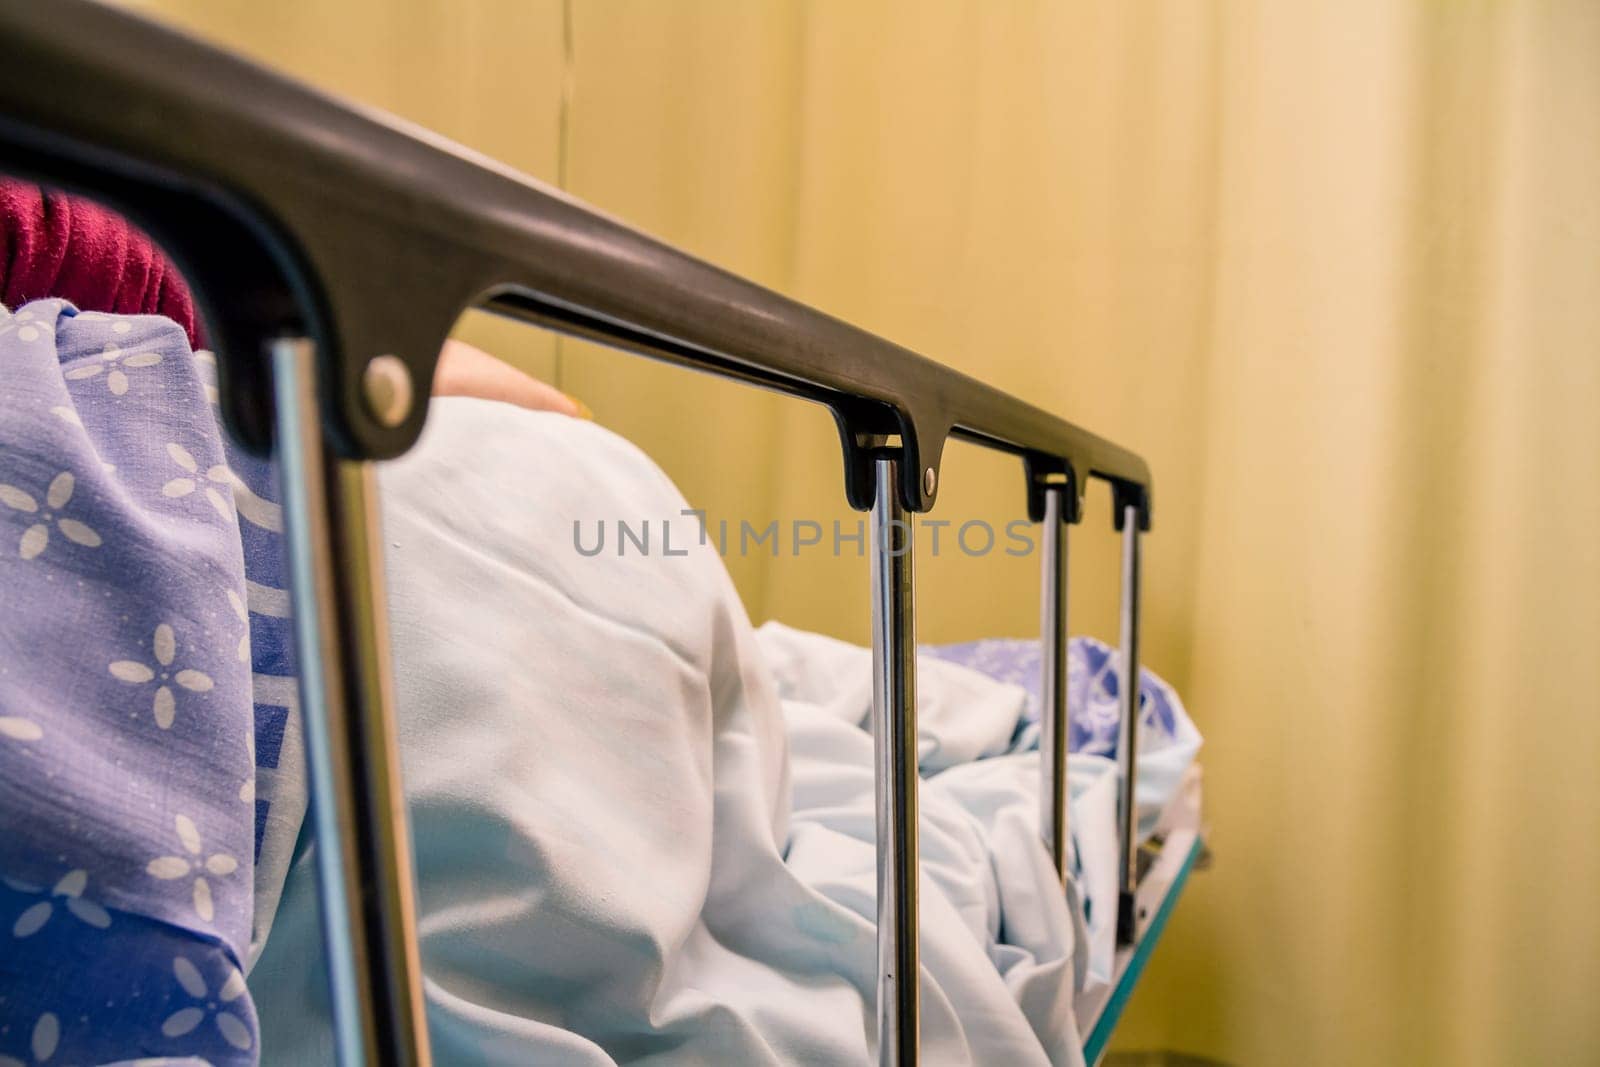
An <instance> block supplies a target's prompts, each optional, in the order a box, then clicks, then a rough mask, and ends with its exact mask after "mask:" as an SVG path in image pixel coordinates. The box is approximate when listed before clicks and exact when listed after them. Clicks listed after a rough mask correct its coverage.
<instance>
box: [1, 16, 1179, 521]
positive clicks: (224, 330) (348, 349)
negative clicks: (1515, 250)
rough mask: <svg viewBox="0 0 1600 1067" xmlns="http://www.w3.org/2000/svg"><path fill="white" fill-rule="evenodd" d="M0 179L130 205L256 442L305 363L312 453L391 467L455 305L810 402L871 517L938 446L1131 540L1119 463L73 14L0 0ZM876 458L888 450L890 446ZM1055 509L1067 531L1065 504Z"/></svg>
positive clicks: (880, 348) (1024, 414)
mask: <svg viewBox="0 0 1600 1067" xmlns="http://www.w3.org/2000/svg"><path fill="white" fill-rule="evenodd" d="M0 170H6V171H9V172H13V173H18V174H23V175H27V176H30V177H35V178H37V179H39V180H42V181H47V182H50V183H54V184H60V185H66V186H69V187H75V188H78V189H81V190H83V191H85V192H87V193H90V194H91V195H94V196H96V197H98V198H101V199H104V200H106V201H108V202H111V203H113V204H115V205H116V206H118V207H119V208H121V209H123V210H125V211H127V212H128V213H129V214H131V215H132V216H134V217H135V218H136V219H137V220H138V221H139V222H140V223H141V224H142V225H144V226H145V227H146V228H147V229H149V230H150V231H151V232H152V233H153V234H154V235H155V236H156V237H157V239H158V240H159V241H161V243H162V244H163V245H164V246H165V247H166V248H167V250H168V251H169V252H170V253H171V254H172V255H173V256H174V258H176V259H177V261H178V262H179V264H180V266H181V267H182V268H183V269H184V270H185V273H186V274H187V275H188V277H190V278H191V279H193V280H194V282H195V283H196V285H195V288H196V290H197V294H198V297H199V299H200V301H201V306H202V310H203V312H204V314H205V318H206V322H207V325H208V327H209V328H210V330H211V331H212V333H213V335H214V336H215V338H216V341H217V346H216V347H217V348H218V350H219V352H218V354H219V363H220V366H221V376H222V383H221V386H222V393H223V409H224V412H225V415H226V416H227V419H228V422H229V425H230V427H231V428H232V429H233V431H234V432H235V434H236V435H238V436H239V438H240V439H241V440H242V441H243V442H244V443H245V444H246V445H247V446H250V447H253V448H256V449H257V450H261V449H265V448H266V447H267V446H268V444H269V439H270V433H271V431H270V425H271V417H270V416H271V411H270V400H269V399H268V398H270V396H271V390H270V387H269V386H270V381H269V375H270V369H269V363H268V360H267V359H266V357H265V356H264V354H263V349H264V344H265V342H266V341H267V340H269V339H270V338H272V337H275V336H281V335H284V334H299V335H306V336H309V337H311V338H312V339H313V340H314V341H315V343H316V345H317V358H318V360H319V364H318V365H319V368H320V374H321V376H322V382H323V389H322V395H323V397H324V401H323V404H324V409H325V410H324V413H323V414H324V420H325V423H326V426H327V430H328V434H329V437H330V440H331V441H332V442H333V444H334V446H335V447H336V448H337V449H338V450H339V452H340V453H341V454H342V455H344V456H346V457H348V458H352V459H383V458H389V457H392V456H395V455H398V454H399V453H401V452H403V451H405V450H406V449H407V448H408V447H410V445H411V444H412V443H413V442H414V441H415V440H416V439H417V436H418V435H419V433H420V432H421V429H422V425H423V422H424V420H425V418H426V409H427V393H428V389H427V388H426V386H427V384H428V383H429V382H431V381H432V377H433V370H434V365H435V363H436V361H437V358H438V351H439V346H440V343H441V342H442V341H443V339H444V338H445V337H446V336H447V335H448V333H449V331H450V329H451V327H452V326H453V325H454V323H455V322H456V320H457V318H458V316H459V315H460V313H461V311H462V310H463V309H464V308H466V307H470V306H485V307H488V308H489V309H491V310H495V311H500V312H502V313H505V314H509V315H514V316H517V317H521V318H525V319H529V320H532V321H534V322H538V323H541V324H543V325H546V326H548V327H551V328H554V329H557V330H560V331H564V332H567V333H571V334H575V335H579V336H583V337H588V338H591V339H594V340H598V341H602V342H605V343H608V344H612V345H616V346H620V347H623V348H628V349H633V350H636V351H639V352H642V353H645V354H648V355H651V356H654V357H656V358H660V359H666V360H669V361H673V362H678V363H683V364H687V365H689V366H692V367H696V368H698V369H701V370H706V371H710V372H711V373H714V374H720V375H723V376H727V377H733V378H738V379H742V380H746V381H750V382H754V383H757V384H760V385H763V386H767V387H769V388H773V389H776V390H778V391H780V392H783V393H787V394H790V395H794V396H800V397H805V398H807V399H810V400H814V401H817V402H819V403H822V404H825V405H827V406H828V408H829V409H830V410H832V412H833V413H834V416H835V419H836V421H837V423H838V425H839V428H840V433H841V437H842V439H843V442H844V451H845V466H846V492H847V495H848V497H849V499H850V502H851V504H852V505H854V506H855V507H858V508H867V507H869V506H870V504H871V501H872V496H873V489H872V486H873V477H874V474H873V464H872V462H871V457H872V455H873V454H875V453H881V452H882V450H883V449H884V448H885V447H891V448H896V449H897V450H898V451H899V454H900V458H901V460H902V462H903V464H904V469H906V470H908V471H912V472H920V476H910V477H906V478H903V479H901V485H902V487H903V489H902V495H903V497H904V502H905V505H906V506H907V507H908V508H910V509H911V510H914V511H925V510H927V509H928V508H929V507H931V506H932V504H933V501H934V498H935V496H936V494H937V490H938V487H939V478H938V471H939V466H940V460H941V456H942V453H943V449H944V443H945V440H946V438H947V437H949V436H951V435H954V436H956V437H960V438H964V439H967V440H971V441H975V442H978V443H979V444H982V445H986V446H989V447H993V448H998V449H1001V450H1004V451H1008V452H1012V453H1015V454H1018V455H1020V456H1022V457H1023V458H1024V460H1025V461H1026V462H1025V467H1026V471H1027V476H1028V488H1029V493H1028V498H1029V513H1030V515H1032V516H1033V517H1034V518H1035V519H1041V518H1042V517H1043V504H1042V486H1043V485H1045V484H1047V483H1049V482H1051V481H1060V480H1061V479H1062V478H1063V477H1064V478H1065V479H1066V480H1067V481H1068V482H1069V483H1070V485H1071V486H1072V487H1073V489H1074V492H1072V493H1071V494H1069V495H1070V497H1071V498H1072V499H1073V500H1074V501H1077V500H1080V499H1081V496H1082V493H1083V486H1084V482H1085V480H1086V479H1087V478H1090V477H1098V478H1101V479H1104V480H1106V481H1108V482H1110V483H1111V486H1112V489H1113V493H1114V498H1115V500H1114V503H1115V507H1114V508H1113V515H1114V516H1115V517H1116V520H1115V521H1116V522H1117V524H1118V525H1119V526H1120V524H1121V522H1122V516H1123V513H1124V507H1126V506H1130V505H1131V506H1134V507H1136V508H1137V509H1138V514H1139V516H1140V523H1139V525H1140V526H1141V528H1145V529H1148V527H1149V523H1150V503H1151V499H1150V488H1151V481H1150V471H1149V468H1148V467H1147V465H1146V464H1145V462H1144V460H1143V459H1141V458H1140V457H1139V456H1137V455H1135V454H1134V453H1133V452H1130V451H1129V450H1127V449H1125V448H1122V447H1120V446H1118V445H1116V444H1113V443H1112V442H1110V441H1107V440H1106V439H1104V438H1102V437H1099V436H1097V435H1095V434H1092V433H1090V432H1088V431H1086V430H1083V429H1081V428H1079V427H1077V426H1075V425H1073V424H1072V423H1070V422H1067V421H1065V420H1063V419H1060V418H1056V417H1055V416H1053V415H1050V414H1049V413H1047V412H1045V411H1042V410H1040V409H1039V408H1037V407H1034V406H1033V405H1031V404H1028V403H1026V402H1024V401H1022V400H1019V399H1017V398H1015V397H1013V396H1010V395H1008V394H1006V393H1003V392H1001V391H1000V390H998V389H995V388H993V387H991V386H988V385H985V384H984V383H982V382H980V381H977V380H975V379H973V378H970V377H968V376H966V375H964V374H961V373H959V372H957V371H954V370H951V369H950V368H948V367H946V366H944V365H942V364H940V363H937V362H934V361H933V360H930V359H927V358H925V357H923V356H920V355H918V354H916V353H914V352H911V351H909V350H907V349H905V348H902V347H900V346H898V345H895V344H892V343H890V342H888V341H885V340H883V339H881V338H879V337H876V336H874V335H872V334H870V333H868V332H866V331H864V330H861V329H858V328H856V327H854V326H851V325H849V324H848V323H845V322H842V321H840V320H838V319H836V318H833V317H831V316H829V315H826V314H824V313H822V312H820V311H817V310H814V309H812V308H810V307H807V306H805V305H803V304H801V303H798V302H796V301H794V300H791V299H789V298H787V297H784V296H781V295H779V294H777V293H774V292H772V291H771V290H768V289H765V288H762V287H761V286H758V285H755V284H753V283H751V282H749V281H746V280H744V279H742V278H739V277H737V276H735V275H733V274H730V273H728V272H726V271H723V270H720V269H718V268H717V267H714V266H711V265H709V264H707V263H705V262H703V261H701V260H699V259H696V258H694V257H692V256H689V255H686V254H684V253H683V252H680V251H678V250H676V249H674V248H672V247H670V246H668V245H666V244H663V243H662V242H660V241H657V240H655V239H653V238H651V237H648V236H646V235H644V234H642V233H640V232H638V231H637V230H634V229H631V228H629V227H628V226H625V225H623V224H622V223H620V222H617V221H616V220H614V219H612V218H609V217H607V216H606V215H604V214H602V213H600V212H597V211H595V210H593V209H591V208H588V207H586V206H584V205H582V204H580V203H578V202H577V201H575V200H573V199H571V198H569V197H567V196H565V195H563V194H562V193H560V192H558V191H555V190H552V189H549V188H547V187H545V186H543V185H540V184H539V183H537V182H535V181H533V180H531V179H529V178H526V177H524V176H522V175H520V174H517V173H514V172H512V171H510V170H508V169H507V168H505V167H502V166H500V165H498V164H496V163H494V162H493V161H490V160H487V159H485V158H483V157H481V156H478V155H477V154H475V153H472V152H470V151H468V150H466V149H463V148H461V147H460V146H457V145H454V144H451V143H448V142H446V141H444V140H443V139H441V138H439V137H436V136H434V135H432V134H429V133H427V132H426V131H422V130H419V129H416V128H413V127H410V126H407V125H405V124H403V123H401V122H400V121H398V120H396V119H393V118H391V117H388V116H384V115H381V114H378V113H375V112H372V111H368V110H364V109H361V108H358V107H354V106H351V105H349V104H347V103H343V102H340V101H337V100H335V99H333V98H331V97H329V96H327V95H324V94H322V93H319V92H316V91H313V90H311V89H308V88H306V87H304V86H302V85H299V84H297V83H295V82H293V81H291V80H289V79H287V78H284V77H282V76H280V75H277V74H274V73H272V72H270V71H268V70H265V69H263V68H261V67H259V66H256V65H255V64H252V63H249V62H247V61H245V60H243V59H240V58H238V57H237V56H234V55H232V54H229V53H227V52H225V51H222V50H220V49H217V48H215V47H212V46H210V45H207V44H204V43H201V42H199V41H197V40H194V39H192V38H190V37H188V36H185V35H184V34H181V33H179V32H176V31H174V30H171V29H168V28H165V27H162V26H159V25H156V24H154V23H152V22H149V21H146V20H145V19H142V18H140V17H137V16H135V15H131V14H128V13H126V12H123V11H119V10H117V9H114V8H109V7H104V6H102V5H100V4H97V3H91V2H87V0H57V2H54V3H50V4H39V3H36V2H32V0H0ZM383 354H390V355H394V356H397V357H398V358H399V359H400V360H401V361H402V362H403V363H404V364H405V367H406V369H407V370H408V371H409V373H410V378H411V381H412V382H414V383H417V386H416V390H415V391H416V394H417V399H418V401H419V402H418V403H415V404H413V405H412V406H411V408H410V410H409V412H408V413H407V414H406V416H405V417H404V419H403V420H402V421H400V422H399V423H398V425H394V426H388V425H385V424H384V422H383V421H382V420H381V419H380V418H378V417H377V416H376V415H375V413H374V412H373V411H372V410H370V409H369V406H368V404H367V402H366V401H365V400H364V398H363V393H362V389H361V380H362V376H363V374H364V372H365V371H366V368H367V365H368V363H369V362H370V361H371V360H372V359H373V358H374V357H376V356H379V355H383ZM896 439H898V443H896ZM1070 511H1071V513H1070V514H1069V515H1067V516H1066V518H1067V519H1068V520H1069V521H1075V520H1076V519H1077V517H1078V514H1079V511H1080V509H1079V508H1078V507H1073V508H1072V509H1070Z"/></svg>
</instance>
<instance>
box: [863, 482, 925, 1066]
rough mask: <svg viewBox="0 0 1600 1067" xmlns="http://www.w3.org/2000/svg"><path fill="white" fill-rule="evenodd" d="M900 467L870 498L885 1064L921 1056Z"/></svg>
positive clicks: (913, 674)
mask: <svg viewBox="0 0 1600 1067" xmlns="http://www.w3.org/2000/svg"><path fill="white" fill-rule="evenodd" d="M899 475H900V467H899V462H898V461H897V460H894V459H889V458H880V459H879V460H877V489H876V496H875V498H874V500H873V504H872V519H871V526H872V746H873V755H874V762H875V774H874V776H873V777H874V786H875V791H876V794H877V815H878V1062H879V1063H880V1064H895V1065H900V1064H914V1063H916V1062H917V1057H918V1037H919V1027H920V1015H921V999H920V998H921V992H920V989H919V981H920V978H921V973H922V972H921V967H920V964H919V962H918V946H917V936H918V934H917V785H918V778H917V659H916V656H917V626H916V618H915V615H914V607H915V602H914V600H913V575H912V563H913V558H914V553H913V548H914V545H913V538H912V526H911V517H910V513H909V512H907V511H906V510H905V508H904V506H903V505H902V504H901V500H900V486H899Z"/></svg>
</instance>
